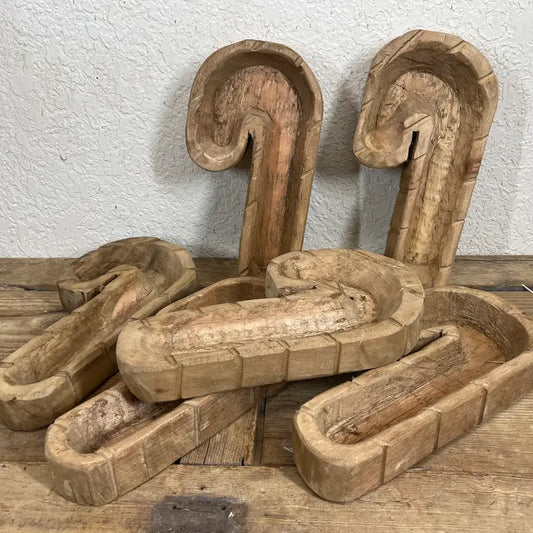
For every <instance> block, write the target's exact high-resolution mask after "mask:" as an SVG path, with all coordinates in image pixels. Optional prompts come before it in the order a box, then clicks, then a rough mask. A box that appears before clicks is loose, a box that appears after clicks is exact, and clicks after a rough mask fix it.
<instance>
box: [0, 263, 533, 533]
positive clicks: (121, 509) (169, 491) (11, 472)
mask: <svg viewBox="0 0 533 533" xmlns="http://www.w3.org/2000/svg"><path fill="white" fill-rule="evenodd" d="M492 259H494V261H491V259H490V258H488V257H485V258H482V259H481V260H477V258H468V259H466V258H465V259H463V258H458V259H457V260H456V263H455V265H454V271H455V269H456V267H458V266H462V265H466V266H468V268H466V269H463V268H461V269H460V270H459V271H458V275H459V276H463V277H461V278H460V279H459V278H458V280H457V281H456V282H457V283H461V284H468V285H476V284H477V282H478V279H479V280H482V285H483V286H489V285H497V286H504V285H505V284H506V283H507V282H508V280H509V279H510V278H509V277H508V276H509V274H512V276H513V280H518V281H521V280H522V281H523V282H524V283H526V284H527V281H526V280H527V276H529V275H530V274H531V272H532V269H531V264H530V263H529V262H528V261H530V259H528V258H521V257H517V258H516V260H513V259H512V258H511V257H494V258H492ZM34 261H35V260H28V259H8V260H6V259H0V286H1V284H2V283H5V284H6V285H9V284H11V283H15V284H19V283H21V284H23V283H28V282H31V284H32V285H33V286H34V287H36V288H40V287H39V284H40V283H41V281H42V279H43V278H40V277H39V273H40V272H41V271H42V272H43V273H45V274H46V276H48V277H49V278H51V277H52V276H53V277H54V278H55V279H57V278H58V277H61V274H60V273H59V272H58V271H57V270H55V267H54V268H52V267H50V266H48V265H49V263H48V262H47V261H50V260H38V262H39V265H40V268H38V269H35V272H34V273H32V275H31V278H29V279H24V275H25V274H24V272H25V271H26V272H27V268H26V266H25V265H26V264H27V263H26V262H29V263H30V264H32V263H33V262H34ZM51 263H53V261H51ZM195 263H196V265H197V269H198V279H199V284H200V286H203V285H205V284H206V283H208V282H213V281H216V280H217V279H220V278H222V277H228V276H232V275H235V273H234V270H232V269H233V268H234V265H235V261H233V260H217V259H213V260H211V259H202V260H201V261H200V260H199V261H196V260H195ZM470 265H471V268H470ZM478 265H479V267H478ZM4 266H5V270H3V268H4ZM17 272H21V273H22V275H21V276H20V278H17ZM217 276H218V277H217ZM485 281H486V282H485ZM8 291H11V289H6V290H5V291H3V290H2V289H1V288H0V304H1V302H2V294H3V293H4V292H8ZM11 292H12V291H11ZM17 292H18V293H19V294H21V305H19V303H18V302H17V300H15V299H13V298H11V299H10V301H11V302H12V309H13V311H12V312H10V306H8V305H7V302H6V306H5V312H6V314H7V315H10V314H11V315H16V314H17V312H18V310H22V311H23V312H26V313H27V311H25V308H24V306H23V305H22V303H25V302H28V301H29V300H28V299H27V298H24V295H25V296H27V297H30V296H31V295H34V294H41V291H31V290H22V289H19V290H18V291H17ZM498 294H499V296H500V297H501V298H502V299H505V300H507V299H510V301H512V302H515V303H516V304H518V305H519V306H520V307H522V308H523V309H531V305H530V303H531V302H533V296H532V295H530V294H529V293H526V292H525V291H524V292H506V293H498ZM55 295H56V301H55V303H54V302H52V299H50V306H51V307H50V310H51V311H52V312H55V311H54V309H55V310H56V311H57V310H58V308H57V306H58V303H57V302H58V301H59V300H58V299H57V292H55ZM528 302H530V303H528ZM39 305H42V307H43V310H42V311H41V310H39V311H37V312H39V313H41V312H43V313H44V312H46V311H47V308H46V305H45V304H44V303H42V304H41V303H40V304H39ZM59 309H60V306H59ZM1 320H2V319H1V318H0V321H1ZM1 344H2V335H0V345H1ZM0 358H1V356H0ZM342 379H346V376H336V377H335V378H318V379H313V380H308V381H299V382H293V383H290V384H288V385H287V388H286V389H285V390H284V391H282V392H281V393H279V394H277V395H275V396H273V397H271V398H267V399H266V418H265V420H264V421H263V420H261V419H260V420H258V428H259V427H260V426H261V427H263V426H264V430H265V431H264V432H263V434H264V442H263V443H262V444H263V458H261V457H259V464H261V463H265V462H267V463H270V464H274V465H283V464H285V465H292V464H293V460H292V451H291V450H292V442H291V427H290V426H291V423H290V421H291V420H292V417H293V415H294V412H295V410H296V409H297V408H298V407H299V406H300V405H301V403H302V402H305V401H307V400H309V399H310V398H311V397H313V396H316V394H319V393H320V392H322V391H324V390H326V389H328V388H331V387H332V386H334V385H335V380H342ZM339 382H340V381H337V383H339ZM320 384H321V386H322V388H320V387H319V385H320ZM532 412H533V392H530V393H529V394H527V395H526V396H525V397H524V398H522V399H521V400H518V401H517V402H516V403H515V404H514V405H513V406H511V407H510V408H508V409H506V410H504V411H500V412H499V413H498V414H496V415H495V416H494V417H493V418H492V419H490V420H489V421H488V422H486V423H483V424H482V425H480V426H477V427H476V428H475V429H473V430H472V431H470V432H469V433H468V434H466V435H465V436H463V437H461V438H459V439H456V440H455V441H452V443H450V444H449V445H447V446H445V447H444V448H441V449H440V450H438V451H437V452H436V453H433V454H431V455H430V456H429V457H428V458H427V459H425V460H423V461H422V462H421V463H418V464H417V465H416V466H415V467H412V468H410V469H409V470H408V471H406V472H405V473H404V474H403V475H401V476H398V477H396V478H395V479H393V480H392V481H390V482H389V483H387V484H385V485H383V486H382V487H380V488H379V489H378V490H376V491H374V492H372V493H369V494H367V495H366V496H364V497H362V498H360V499H358V500H356V501H353V502H351V503H347V504H343V505H332V504H331V503H329V502H327V501H324V500H322V499H320V498H317V497H316V495H314V493H312V492H311V491H310V490H309V489H308V488H307V487H306V486H305V484H304V482H303V481H302V480H301V479H300V477H299V476H298V474H297V472H296V470H295V468H294V467H292V466H289V467H283V468H263V467H247V468H242V467H239V468H236V467H231V468H226V467H219V466H208V467H205V468H202V467H189V466H181V465H171V466H169V467H168V468H167V469H165V470H164V471H163V472H161V473H160V474H158V475H157V476H155V477H154V478H152V479H151V480H150V481H148V482H147V483H145V484H143V485H141V486H140V487H138V488H137V489H134V490H133V491H131V492H130V493H128V494H127V495H125V496H122V497H120V498H118V499H117V500H115V501H114V502H112V503H109V504H107V505H105V506H100V507H85V506H79V505H76V504H74V503H71V502H69V501H67V500H65V499H63V498H62V497H61V496H59V495H58V494H56V493H55V492H53V490H52V479H51V474H50V470H49V467H48V465H47V464H46V463H44V462H43V461H44V460H45V459H44V446H43V443H44V431H43V430H38V431H32V432H20V431H10V430H8V429H6V428H5V427H4V426H2V425H1V424H0V530H6V531H13V532H15V531H24V532H26V531H28V530H32V531H46V532H49V531H65V530H68V531H73V532H74V531H97V532H99V533H101V532H103V531H110V532H118V531H128V532H130V531H146V529H147V528H148V527H149V525H150V522H151V517H152V513H153V510H154V508H155V506H157V505H159V503H160V502H161V500H162V499H163V498H164V497H166V496H176V497H181V496H187V495H191V496H192V497H198V496H199V497H207V498H208V499H209V500H211V499H212V501H213V506H215V505H217V502H218V500H217V499H216V498H217V497H220V496H228V497H230V498H234V499H235V500H236V501H237V502H239V503H243V504H245V505H247V506H248V518H247V521H246V525H245V530H249V531H268V532H270V531H287V530H293V529H298V530H305V531H317V532H318V531H320V532H321V531H324V530H328V531H351V530H352V529H353V527H354V524H356V525H357V529H358V530H360V531H371V532H375V531H381V530H383V531H420V532H424V533H425V532H427V531H428V530H445V531H454V532H455V531H471V530H472V527H473V524H475V527H476V529H479V530H484V531H513V533H515V532H526V531H527V532H529V531H530V529H531V527H530V524H531V522H532V520H533V515H532V513H533V508H532V507H531V505H529V502H530V495H531V493H532V492H533V449H532V447H531V442H532V441H533V425H532V424H531V413H532ZM243 416H246V415H243ZM233 425H239V424H238V421H236V422H235V423H234V424H233ZM233 425H232V426H233ZM232 426H228V428H226V430H223V432H231V428H232ZM242 430H243V425H239V431H240V432H242ZM261 433H262V432H258V435H261ZM219 435H220V433H218V434H217V435H216V436H215V437H213V438H212V439H210V441H209V442H210V445H209V453H208V456H207V457H206V461H209V462H210V463H211V464H221V463H224V461H225V460H226V450H225V447H226V444H227V441H226V439H222V440H221V439H219ZM228 438H232V437H228ZM239 438H242V436H241V437H239V436H235V440H237V439H239ZM253 438H254V436H253V433H252V435H251V439H252V443H253ZM259 438H260V439H263V437H261V436H259ZM241 442H242V443H243V448H242V450H243V451H242V454H243V456H245V455H246V454H247V453H249V452H248V450H249V447H250V443H249V442H247V443H245V442H244V441H241ZM260 447H261V442H259V443H258V445H257V447H256V449H260ZM284 447H286V448H288V449H287V450H285V449H283V448H284ZM236 453H237V452H236V451H235V450H231V457H230V460H231V461H232V462H233V459H234V457H235V456H236ZM443 495H444V497H443ZM170 512H171V513H172V514H173V517H174V518H175V519H176V520H178V519H179V517H180V516H181V515H182V513H183V509H182V508H179V509H176V510H172V509H170Z"/></svg>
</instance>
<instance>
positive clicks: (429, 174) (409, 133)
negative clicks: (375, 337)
mask: <svg viewBox="0 0 533 533" xmlns="http://www.w3.org/2000/svg"><path fill="white" fill-rule="evenodd" d="M497 102H498V81H497V79H496V76H495V75H494V73H493V72H492V68H491V66H490V64H489V62H488V61H487V60H486V59H485V57H483V55H482V54H481V53H480V52H479V51H478V50H476V49H475V48H474V47H473V46H472V45H470V44H469V43H467V42H465V41H464V40H462V39H461V38H460V37H456V36H454V35H449V34H445V33H436V32H430V31H424V30H413V31H410V32H408V33H406V34H405V35H403V36H401V37H398V38H397V39H395V40H393V41H392V42H390V43H389V44H387V45H386V46H385V47H384V48H383V49H382V50H381V51H380V52H378V54H377V55H376V57H375V58H374V60H373V62H372V66H371V68H370V74H369V77H368V81H367V86H366V90H365V95H364V99H363V105H362V109H361V114H360V116H359V122H358V125H357V131H356V134H355V138H354V152H355V155H356V156H357V158H358V159H359V160H360V161H361V162H362V163H364V164H365V165H368V166H371V167H379V168H381V167H396V166H398V165H401V164H403V165H404V166H403V170H402V177H401V184H400V192H399V194H398V198H397V201H396V206H395V208H394V213H393V217H392V222H391V228H390V231H389V236H388V239H387V247H386V254H387V255H389V256H391V257H395V258H396V259H399V260H400V261H404V262H406V263H408V264H410V265H412V266H413V267H414V268H415V269H416V272H417V274H418V275H419V277H420V279H421V280H422V282H423V284H424V286H426V287H430V286H435V285H445V284H446V282H447V279H448V277H449V274H450V270H451V266H452V263H453V260H454V257H455V251H456V249H457V245H458V243H459V237H460V235H461V231H462V229H463V224H464V220H465V217H466V213H467V209H468V206H469V203H470V197H471V195H472V191H473V189H474V185H475V182H476V177H477V173H478V171H479V167H480V165H481V158H482V156H483V151H484V148H485V143H486V140H487V136H488V134H489V129H490V126H491V123H492V119H493V116H494V113H495V111H496V106H497Z"/></svg>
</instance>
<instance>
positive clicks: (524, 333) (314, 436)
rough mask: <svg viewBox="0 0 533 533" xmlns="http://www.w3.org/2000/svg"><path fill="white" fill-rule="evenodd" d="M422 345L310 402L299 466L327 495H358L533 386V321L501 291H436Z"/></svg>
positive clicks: (304, 413) (297, 440)
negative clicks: (499, 295)
mask: <svg viewBox="0 0 533 533" xmlns="http://www.w3.org/2000/svg"><path fill="white" fill-rule="evenodd" d="M424 325H425V326H426V327H427V328H428V329H426V330H424V332H423V333H422V335H421V342H420V346H421V348H420V349H419V350H418V351H415V352H414V353H413V354H411V355H408V356H406V357H404V358H402V359H401V360H400V361H398V362H397V363H393V364H391V365H389V366H386V367H382V368H380V369H378V370H374V371H371V372H367V373H365V374H363V375H361V376H358V377H356V378H354V379H353V380H352V381H351V382H346V383H344V384H342V385H339V386H338V387H335V388H333V389H331V390H329V391H327V392H325V393H323V394H321V395H319V396H317V397H316V398H314V399H313V400H311V401H309V402H307V403H306V404H304V405H303V406H302V408H301V409H300V411H299V412H298V413H297V415H296V416H295V419H294V429H295V431H294V433H293V437H294V458H295V463H296V466H297V467H298V471H299V472H300V474H301V475H302V477H303V478H304V480H305V481H306V483H307V484H308V485H309V486H310V488H312V489H313V490H314V491H315V492H316V493H317V494H318V495H320V496H322V497H323V498H325V499H327V500H332V501H351V500H353V499H356V498H359V497H360V496H362V495H363V494H366V493H367V492H369V491H372V490H374V489H376V488H377V487H378V486H380V485H382V484H383V483H387V482H388V481H389V480H391V479H392V478H394V477H396V476H397V475H398V474H400V473H401V472H403V471H404V470H406V469H407V468H408V467H410V466H412V465H414V464H415V463H417V462H419V461H420V460H421V459H423V458H424V457H426V456H428V455H430V454H431V453H432V452H433V451H434V450H437V449H439V448H441V447H442V446H444V445H446V444H448V443H449V442H450V441H452V440H453V439H455V438H457V437H458V436H460V435H463V434H464V433H466V432H468V431H469V430H471V429H472V428H473V427H475V426H476V425H478V424H481V423H483V422H485V421H486V420H488V419H489V418H490V417H491V416H493V415H494V414H495V413H496V412H497V411H499V410H501V409H505V408H506V407H507V406H509V405H510V404H511V403H512V402H513V401H516V400H517V399H518V398H520V397H521V396H523V395H524V394H525V393H527V392H528V391H529V390H530V389H531V388H532V387H533V319H532V318H531V317H530V316H529V315H526V314H525V313H523V312H521V311H520V310H518V309H517V308H515V307H513V306H511V305H509V304H506V303H505V302H503V301H501V300H500V299H499V298H497V297H496V296H494V295H491V294H489V293H484V292H481V291H475V290H472V289H466V288H461V287H456V288H449V287H443V288H439V289H433V290H430V291H428V292H427V293H426V298H425V305H424Z"/></svg>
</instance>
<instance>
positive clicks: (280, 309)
mask: <svg viewBox="0 0 533 533" xmlns="http://www.w3.org/2000/svg"><path fill="white" fill-rule="evenodd" d="M265 290H266V298H261V299H254V300H248V301H245V302H242V301H236V302H233V303H226V304H219V305H207V306H202V307H198V308H196V309H186V310H184V309H182V308H180V307H179V306H178V307H175V306H173V307H172V309H171V310H170V311H167V310H163V311H161V312H160V313H158V314H157V315H156V316H154V317H151V318H148V319H146V320H142V321H138V320H133V321H130V323H129V324H128V325H127V326H126V327H125V328H124V330H123V332H122V333H121V335H120V337H119V340H118V343H117V362H118V366H119V369H120V372H121V375H122V376H123V379H124V381H125V382H126V384H127V385H128V387H129V388H130V390H131V391H132V392H133V393H134V394H135V395H136V396H137V397H138V398H140V399H141V400H143V401H146V402H163V401H172V400H175V399H178V398H189V397H194V396H199V395H203V394H209V393H212V392H220V391H223V390H234V389H237V388H240V387H252V386H258V385H266V384H272V383H280V382H283V381H295V380H301V379H309V378H314V377H319V376H329V375H334V374H338V373H342V372H349V371H353V370H363V369H367V368H374V367H377V366H381V365H384V364H388V363H390V362H391V361H394V360H397V359H398V358H400V357H401V356H402V355H404V354H406V353H408V352H409V351H410V350H411V349H412V348H413V346H414V345H415V342H416V340H417V338H418V335H419V333H420V321H421V317H422V308H423V296H424V292H423V289H422V285H421V284H420V281H419V280H418V278H417V277H416V275H415V274H413V273H412V271H411V270H410V269H409V268H408V267H406V266H405V265H403V264H401V263H399V262H398V261H395V260H393V259H389V258H386V257H383V256H380V255H377V254H373V253H370V252H363V251H357V250H313V251H308V252H291V253H288V254H285V255H282V256H280V257H278V258H276V259H274V260H273V261H271V263H270V264H269V266H268V268H267V273H266V289H265Z"/></svg>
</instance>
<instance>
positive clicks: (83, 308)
mask: <svg viewBox="0 0 533 533" xmlns="http://www.w3.org/2000/svg"><path fill="white" fill-rule="evenodd" d="M195 284H196V272H195V268H194V263H193V261H192V259H191V257H190V256H189V254H188V253H187V252H186V251H185V250H184V249H183V248H181V247H180V246H177V245H174V244H170V243H167V242H165V241H161V240H159V239H155V238H151V237H138V238H134V239H125V240H122V241H116V242H113V243H109V244H106V245H104V246H102V247H101V248H99V249H98V250H96V251H94V252H91V253H90V254H88V255H86V256H84V257H82V258H81V259H79V260H78V261H75V262H74V263H72V264H71V267H70V269H69V270H68V271H67V277H65V278H63V279H61V280H59V281H58V289H59V296H60V298H61V301H62V303H63V306H64V307H65V309H67V310H68V311H71V313H70V314H69V315H67V316H65V317H63V318H61V319H60V320H59V321H57V322H55V323H53V324H52V325H50V326H48V327H47V328H46V329H45V331H44V332H43V333H42V334H41V335H39V336H37V337H35V338H33V339H31V340H30V341H29V342H27V343H26V344H25V345H24V346H22V347H21V348H19V349H17V350H16V351H15V352H13V353H12V354H11V355H9V356H8V357H6V358H5V359H4V360H3V361H2V363H0V419H1V420H2V422H3V423H4V424H5V425H7V426H8V427H10V428H12V429H22V430H31V429H37V428H40V427H44V426H46V425H48V424H50V423H51V422H52V421H53V420H54V419H55V418H56V417H57V416H59V415H61V414H62V413H64V412H66V411H68V410H69V409H71V408H72V407H74V406H75V405H77V404H78V403H79V402H80V401H81V400H82V399H83V398H85V397H86V396H87V395H88V394H89V393H90V392H91V391H93V390H94V389H95V388H96V387H97V386H98V385H99V384H100V383H102V382H103V381H104V380H105V379H106V378H107V377H109V376H110V375H112V374H113V373H114V372H115V371H116V368H117V367H116V359H115V343H116V340H117V337H118V334H119V332H120V330H121V329H122V327H123V326H124V324H125V322H126V320H127V319H128V318H130V317H135V318H137V319H140V318H143V317H146V316H150V315H151V314H153V313H154V312H156V311H158V310H159V309H161V308H162V307H164V306H165V305H167V304H168V303H170V302H172V301H174V300H175V299H177V298H180V297H181V296H184V295H186V294H188V293H190V292H191V291H192V290H194V287H195Z"/></svg>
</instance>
